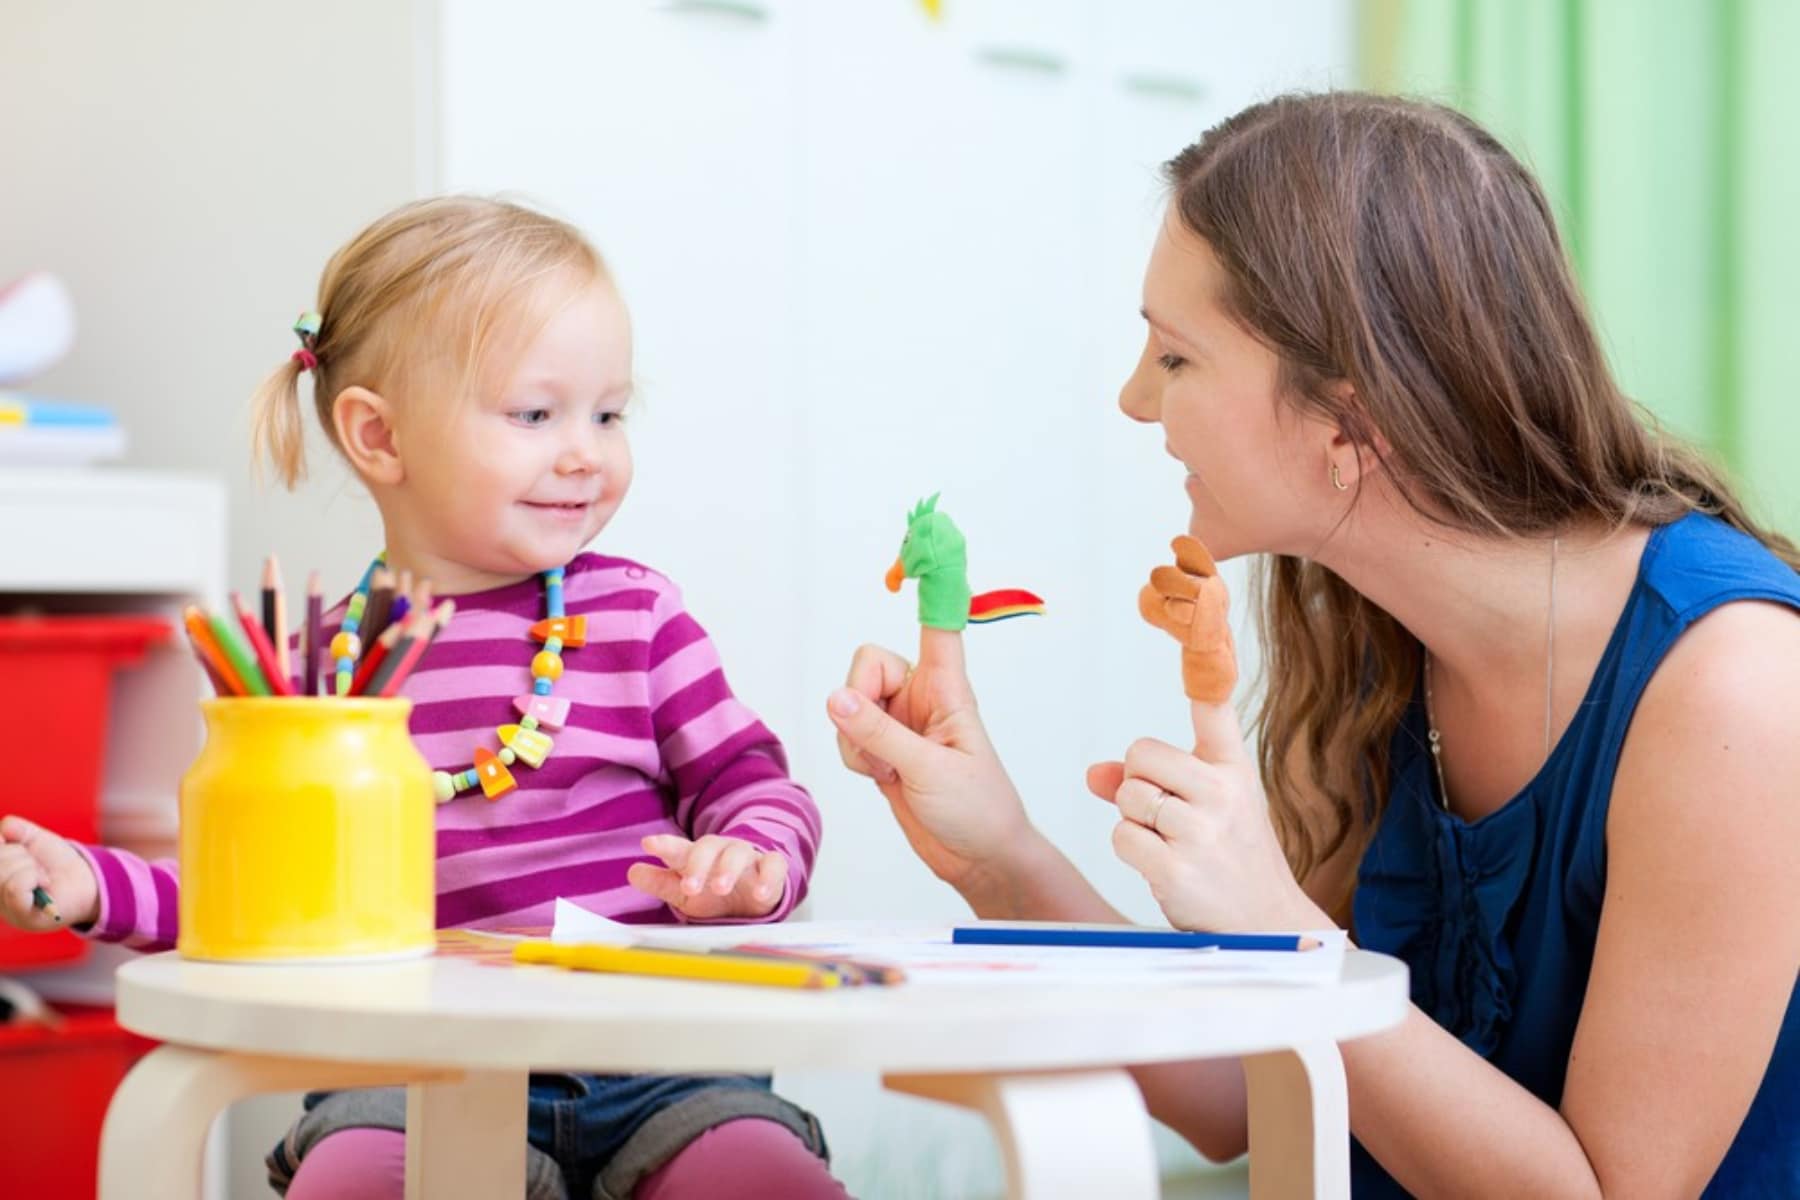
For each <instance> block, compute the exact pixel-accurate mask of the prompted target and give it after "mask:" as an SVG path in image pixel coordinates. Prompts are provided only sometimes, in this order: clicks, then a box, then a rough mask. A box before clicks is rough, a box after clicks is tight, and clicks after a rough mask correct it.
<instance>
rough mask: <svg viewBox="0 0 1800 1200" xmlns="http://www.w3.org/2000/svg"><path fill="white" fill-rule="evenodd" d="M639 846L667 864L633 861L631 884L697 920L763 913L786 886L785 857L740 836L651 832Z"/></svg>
mask: <svg viewBox="0 0 1800 1200" xmlns="http://www.w3.org/2000/svg"><path fill="white" fill-rule="evenodd" d="M644 849H646V850H648V851H649V852H650V853H652V854H654V855H656V857H658V858H660V859H662V860H663V862H664V863H666V864H667V865H666V866H661V867H658V866H655V865H653V864H651V863H632V864H631V869H630V870H629V871H627V872H626V878H627V879H629V880H630V881H631V885H632V886H633V887H635V888H637V889H638V890H639V891H643V892H648V893H649V894H650V895H652V896H655V897H656V898H657V899H658V900H661V901H662V902H663V903H664V904H667V905H668V906H669V907H670V908H673V909H676V910H678V911H680V912H681V913H682V914H683V915H684V916H687V917H691V918H693V919H694V920H697V921H716V920H718V919H720V918H723V917H761V916H767V915H768V914H769V913H771V912H773V911H774V909H775V906H776V905H777V904H780V903H781V896H782V893H783V892H784V891H786V890H787V872H788V863H787V856H786V855H785V854H781V853H779V852H777V851H774V850H762V849H759V848H757V847H756V846H752V845H751V844H750V843H749V842H746V841H744V840H743V839H742V838H734V837H720V836H718V835H717V834H707V835H706V836H705V837H703V838H701V839H700V840H699V841H697V842H690V841H689V840H688V839H687V838H684V837H677V836H675V835H674V834H655V835H652V836H650V837H647V838H645V839H644Z"/></svg>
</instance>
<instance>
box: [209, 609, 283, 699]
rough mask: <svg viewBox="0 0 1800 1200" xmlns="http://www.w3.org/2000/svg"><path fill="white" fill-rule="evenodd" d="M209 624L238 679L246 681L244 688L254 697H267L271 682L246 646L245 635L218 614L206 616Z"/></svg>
mask: <svg viewBox="0 0 1800 1200" xmlns="http://www.w3.org/2000/svg"><path fill="white" fill-rule="evenodd" d="M206 621H207V624H209V625H211V626H212V631H213V636H214V637H215V638H217V639H218V640H219V649H221V650H223V651H224V652H225V657H226V658H228V659H230V660H231V666H232V669H233V670H235V671H236V672H237V673H238V678H239V679H242V680H243V681H244V687H245V689H246V690H248V691H249V693H250V694H251V695H252V696H267V695H268V694H269V681H268V679H267V677H265V676H264V675H263V673H262V668H261V667H259V666H257V665H256V656H255V655H254V654H252V653H250V647H249V646H247V645H245V644H244V635H243V634H242V633H240V632H239V631H237V630H236V629H233V628H232V627H231V622H230V621H229V620H228V619H226V618H225V617H222V616H220V615H219V614H218V613H207V614H206Z"/></svg>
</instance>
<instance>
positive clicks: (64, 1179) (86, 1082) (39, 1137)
mask: <svg viewBox="0 0 1800 1200" xmlns="http://www.w3.org/2000/svg"><path fill="white" fill-rule="evenodd" d="M61 1012H62V1014H63V1017H64V1020H63V1023H62V1025H61V1026H60V1027H58V1028H55V1029H51V1028H48V1027H46V1026H43V1025H0V1096H5V1097H6V1098H7V1099H6V1117H5V1119H4V1120H0V1184H4V1187H3V1188H0V1192H3V1193H4V1194H5V1195H6V1196H17V1197H20V1198H21V1200H23V1198H24V1197H30V1198H31V1200H93V1196H94V1192H95V1190H96V1188H97V1186H98V1176H99V1164H100V1126H101V1122H102V1120H103V1119H104V1118H105V1116H106V1106H107V1104H109V1103H110V1102H111V1101H112V1094H113V1091H114V1089H116V1088H117V1087H118V1086H119V1081H120V1080H121V1079H123V1078H125V1072H127V1071H129V1070H130V1069H131V1065H132V1064H133V1063H135V1062H136V1061H137V1060H138V1059H139V1058H141V1057H143V1056H144V1054H145V1053H147V1052H148V1051H149V1050H151V1049H152V1048H153V1047H154V1046H155V1045H156V1043H155V1042H153V1041H151V1040H150V1039H148V1038H141V1037H139V1036H138V1035H137V1034H135V1033H127V1032H126V1031H125V1030H123V1029H121V1028H119V1026H118V1024H117V1022H115V1021H114V1020H113V1019H112V1011H111V1010H110V1009H106V1008H78V1007H75V1006H63V1007H62V1008H61Z"/></svg>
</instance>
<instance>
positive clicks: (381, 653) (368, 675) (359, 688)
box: [350, 623, 404, 696]
mask: <svg viewBox="0 0 1800 1200" xmlns="http://www.w3.org/2000/svg"><path fill="white" fill-rule="evenodd" d="M403 628H404V626H403V625H401V624H398V623H396V624H393V625H389V626H388V627H387V628H386V629H384V630H382V631H381V636H380V637H378V638H376V639H375V644H374V645H373V646H370V647H369V648H368V650H366V651H364V653H363V657H362V664H361V665H360V666H358V667H357V668H356V677H355V678H354V679H352V680H351V681H350V694H351V695H352V696H361V695H363V694H364V692H365V690H366V689H367V688H368V686H369V680H371V679H373V678H374V677H375V672H376V671H379V670H380V669H381V663H382V660H384V659H386V658H387V656H388V655H389V654H390V653H391V652H392V651H393V649H394V643H395V642H397V641H399V640H400V631H401V630H402V629H403Z"/></svg>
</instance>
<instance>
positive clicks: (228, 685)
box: [181, 604, 249, 696]
mask: <svg viewBox="0 0 1800 1200" xmlns="http://www.w3.org/2000/svg"><path fill="white" fill-rule="evenodd" d="M181 623H182V625H183V627H185V628H186V629H187V634H188V640H189V641H191V642H193V643H194V648H195V649H196V650H198V651H200V661H201V663H203V664H204V665H205V666H206V668H207V669H208V671H209V672H211V673H212V674H213V675H214V676H216V677H217V682H216V683H215V686H217V683H223V684H224V686H223V687H221V688H220V689H219V695H221V696H243V695H247V694H248V693H249V689H248V688H246V687H245V686H244V681H243V679H242V678H241V677H240V676H239V675H238V673H237V668H235V667H233V666H232V665H231V660H230V659H229V658H227V657H226V655H225V651H224V650H223V649H221V648H220V646H219V639H218V638H217V637H216V636H215V635H214V634H213V628H212V625H211V623H210V622H209V621H208V620H207V617H206V614H205V613H203V612H201V611H200V608H199V606H198V605H194V604H190V605H188V606H187V607H186V608H184V609H182V610H181Z"/></svg>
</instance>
